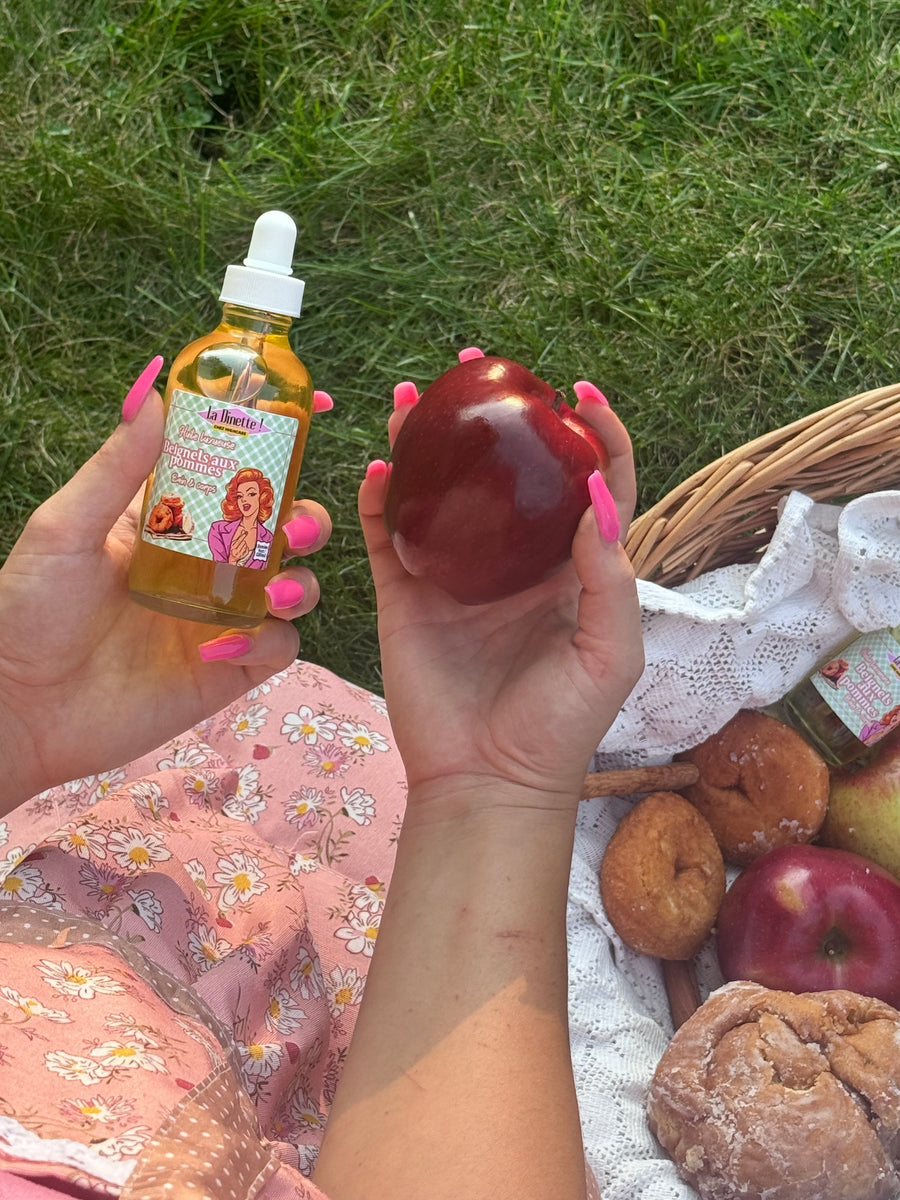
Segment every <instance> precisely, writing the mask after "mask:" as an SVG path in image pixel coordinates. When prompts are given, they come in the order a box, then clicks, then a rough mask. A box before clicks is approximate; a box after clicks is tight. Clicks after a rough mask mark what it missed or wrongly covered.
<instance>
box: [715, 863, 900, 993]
mask: <svg viewBox="0 0 900 1200" xmlns="http://www.w3.org/2000/svg"><path fill="white" fill-rule="evenodd" d="M716 951H717V953H718V957H719V965H720V966H721V968H722V974H723V975H724V976H725V979H726V980H731V979H750V980H753V982H754V983H760V984H762V985H763V986H764V987H769V988H776V989H778V990H781V991H788V992H819V991H826V990H828V989H830V988H846V989H847V990H848V991H851V992H859V993H860V994H861V995H864V996H877V997H878V998H879V999H880V1000H884V1001H886V1002H887V1003H888V1004H891V1005H893V1006H894V1007H895V1008H897V1007H900V882H898V880H897V879H896V878H895V877H894V876H893V875H891V874H890V873H889V872H888V871H885V870H884V869H883V868H882V867H879V866H878V865H877V864H876V863H873V862H871V861H870V860H869V859H867V858H862V857H861V856H860V855H858V854H851V853H850V852H848V851H846V850H832V849H828V848H826V847H824V846H809V845H805V846H778V847H777V848H776V849H774V850H770V851H769V852H768V853H767V854H764V855H762V857H761V858H758V859H757V860H756V862H754V863H751V865H750V866H749V867H747V868H746V869H745V870H744V871H742V872H741V874H740V875H739V876H738V877H737V879H736V880H735V881H734V883H733V884H732V885H731V887H730V888H729V889H728V891H727V892H726V894H725V899H724V901H723V903H722V907H721V909H720V910H719V916H718V919H717V921H716Z"/></svg>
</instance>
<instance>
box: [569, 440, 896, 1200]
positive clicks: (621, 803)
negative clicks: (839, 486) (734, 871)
mask: <svg viewBox="0 0 900 1200" xmlns="http://www.w3.org/2000/svg"><path fill="white" fill-rule="evenodd" d="M898 482H900V463H898ZM639 593H640V599H641V605H642V609H643V613H644V639H645V653H646V668H645V670H644V673H643V675H642V676H641V679H640V681H639V682H638V684H637V686H636V687H635V689H634V691H633V692H632V694H631V696H630V697H629V699H628V701H627V703H626V704H625V706H624V708H623V709H622V712H621V714H620V715H619V718H618V719H617V721H616V723H615V725H614V726H613V727H612V729H611V730H610V732H609V733H608V734H607V736H606V737H605V738H604V740H603V743H602V745H601V746H600V747H599V749H598V753H597V755H596V757H595V760H594V763H593V764H592V769H593V770H604V769H606V768H611V767H617V766H626V765H633V764H638V763H660V762H667V761H668V760H669V759H670V758H671V757H672V755H673V754H675V753H677V752H678V751H680V750H684V749H688V748H689V747H692V746H695V745H697V744H698V743H699V742H701V741H703V740H704V739H705V738H706V737H708V736H709V735H710V734H712V733H714V732H715V731H716V730H717V729H720V728H721V727H722V726H723V725H724V724H725V722H726V721H728V720H729V719H730V718H731V717H732V716H733V715H734V714H735V713H736V712H737V711H738V710H739V709H740V708H757V707H762V706H764V705H766V704H770V703H772V702H773V701H775V700H777V699H778V698H779V697H780V696H782V695H783V694H784V693H785V692H786V691H788V690H789V689H790V688H791V687H792V686H793V685H794V684H795V683H797V682H799V680H800V679H802V678H803V676H804V675H806V674H807V673H808V672H809V671H810V670H811V669H812V667H813V666H814V665H815V664H816V662H818V661H819V659H821V658H822V657H823V656H824V655H825V654H827V653H829V652H830V650H831V649H832V648H833V647H834V646H835V645H837V644H838V643H839V642H841V641H842V640H843V639H844V638H846V637H849V636H850V635H851V634H852V633H853V631H854V630H855V629H858V630H862V631H865V632H868V631H870V630H875V629H883V628H885V627H888V626H894V625H897V624H900V491H891V492H873V493H870V494H869V495H867V496H863V497H861V498H860V499H858V500H854V501H851V502H850V503H849V504H847V505H845V506H844V507H843V508H841V507H838V506H832V505H823V504H815V503H814V502H813V501H812V500H810V499H809V497H807V496H804V495H801V494H800V493H797V492H794V493H792V494H791V495H790V496H788V497H787V498H786V500H785V501H784V502H783V505H782V511H781V514H780V518H779V522H778V526H777V528H776V530H775V533H774V536H773V538H772V542H771V544H770V546H769V548H768V549H767V551H766V553H765V554H764V555H763V557H762V558H761V559H760V561H759V562H758V563H756V564H751V565H747V566H734V567H724V568H722V569H720V570H717V571H711V572H710V573H709V574H707V575H704V576H701V577H700V578H698V579H696V580H693V581H692V582H690V583H687V584H684V585H682V586H681V587H679V588H675V589H670V588H663V587H659V586H658V585H656V584H653V583H646V582H641V583H640V584H639ZM634 799H635V798H634V797H631V798H629V797H613V798H608V797H607V798H598V799H595V800H591V801H587V802H585V803H584V804H583V805H582V806H581V812H580V814H579V823H578V831H577V835H576V842H575V854H574V858H573V863H572V876H571V885H570V893H569V896H570V898H569V930H568V935H569V976H570V983H569V1009H570V1023H571V1036H572V1053H573V1059H574V1064H575V1077H576V1083H577V1086H578V1092H579V1102H580V1105H581V1113H582V1123H583V1127H584V1137H585V1148H586V1152H587V1157H588V1160H589V1162H590V1164H591V1166H592V1167H593V1170H594V1173H595V1175H596V1176H597V1180H598V1182H599V1184H600V1191H601V1194H602V1196H603V1200H692V1198H693V1197H694V1196H695V1192H694V1191H693V1190H692V1189H691V1188H689V1187H687V1185H686V1184H684V1183H682V1182H681V1181H680V1180H679V1178H678V1176H677V1173H676V1171H675V1168H674V1166H673V1165H672V1163H671V1162H670V1161H669V1159H668V1158H667V1157H666V1156H665V1155H664V1154H663V1152H662V1151H661V1150H660V1148H659V1146H658V1145H657V1144H656V1142H655V1141H654V1139H653V1137H652V1136H651V1134H650V1132H649V1130H648V1129H647V1125H646V1120H645V1116H644V1097H645V1095H646V1090H647V1086H648V1084H649V1082H650V1078H651V1076H652V1074H653V1071H654V1069H655V1067H656V1064H657V1062H658V1061H659V1058H660V1056H661V1054H662V1052H663V1050H664V1049H665V1047H666V1045H667V1043H668V1040H669V1038H670V1037H671V1035H672V1026H671V1021H670V1018H669V1010H668V1003H667V1001H666V994H665V989H664V987H663V982H662V977H661V974H660V970H659V966H658V964H657V962H656V960H654V959H651V958H647V957H645V956H643V955H640V954H635V953H634V952H633V951H631V950H629V949H628V948H627V947H626V946H624V945H623V944H622V942H621V941H620V939H619V938H618V937H617V935H616V934H615V932H614V930H613V928H612V926H611V925H610V924H609V921H608V920H607V918H606V914H605V912H604V911H603V905H602V903H601V901H600V890H599V884H598V878H597V876H598V870H599V866H600V861H601V859H602V857H603V851H604V848H605V846H606V843H607V841H608V840H609V838H610V836H611V834H612V832H613V830H614V829H615V826H616V823H617V822H618V820H619V818H620V817H621V816H622V815H623V814H624V813H625V812H626V811H627V810H628V809H629V808H630V807H631V805H632V804H633V803H634ZM697 967H698V976H699V978H700V984H701V991H702V993H703V995H704V996H705V995H706V994H708V992H709V991H710V990H712V989H713V988H715V987H717V986H719V984H720V983H721V982H722V980H721V976H720V975H719V972H718V967H717V964H716V960H715V955H714V953H713V950H712V948H711V946H707V947H705V948H704V949H703V950H702V951H701V953H700V955H699V956H698V963H697Z"/></svg>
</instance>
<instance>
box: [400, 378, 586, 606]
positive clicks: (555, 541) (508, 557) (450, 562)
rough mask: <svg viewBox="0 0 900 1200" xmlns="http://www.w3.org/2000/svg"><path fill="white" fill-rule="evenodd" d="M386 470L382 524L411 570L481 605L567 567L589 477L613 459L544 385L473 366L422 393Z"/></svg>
mask: <svg viewBox="0 0 900 1200" xmlns="http://www.w3.org/2000/svg"><path fill="white" fill-rule="evenodd" d="M391 464H392V466H391V478H390V483H389V485H388V493H387V501H386V504H385V511H384V518H385V523H386V525H387V528H388V532H389V534H390V535H391V540H392V542H393V544H394V548H395V549H396V551H397V554H398V556H399V558H400V561H401V562H402V563H403V565H404V567H405V568H406V570H407V571H409V572H410V574H411V575H421V576H425V577H426V578H428V579H430V580H431V581H432V582H433V583H436V584H437V585H438V586H439V587H441V588H443V589H444V591H446V592H449V594H450V595H451V596H453V597H454V598H455V599H456V600H459V601H461V603H463V604H485V603H487V602H489V601H492V600H500V599H502V598H503V597H505V596H511V595H514V594H515V593H517V592H521V591H524V590H525V589H526V588H529V587H532V586H534V585H535V584H537V583H540V582H541V581H542V580H543V579H546V578H547V577H548V576H549V575H551V574H552V573H553V572H554V571H556V570H557V569H558V568H559V567H561V566H562V565H563V563H565V562H567V561H568V559H569V556H570V554H571V551H572V538H573V537H574V535H575V530H576V528H577V526H578V522H579V519H580V518H581V516H582V514H583V513H584V510H585V509H586V508H587V506H588V503H589V500H588V490H587V480H588V476H589V475H590V474H591V472H592V471H594V470H596V469H597V468H598V467H599V468H600V469H601V470H602V469H604V468H605V467H606V466H608V464H609V456H608V454H607V452H606V448H605V446H604V445H603V443H602V442H601V440H600V438H599V436H598V435H597V433H596V432H595V431H594V430H593V429H592V428H591V426H589V425H588V424H587V423H586V422H585V421H582V420H581V418H580V417H578V416H576V414H575V413H574V412H573V410H572V409H571V408H569V407H568V405H567V404H565V403H564V402H563V400H562V395H561V394H560V393H557V392H556V391H555V390H554V389H553V387H551V385H550V384H549V383H545V382H544V380H543V379H539V378H538V377H537V376H536V375H534V374H532V372H531V371H529V370H528V369H527V368H526V367H523V366H521V365H520V364H519V363H516V362H512V361H511V360H510V359H506V358H496V357H479V358H471V359H469V360H468V361H465V362H461V363H459V364H458V365H457V366H453V367H451V368H450V370H449V371H445V372H444V374H443V375H441V376H439V378H437V379H436V380H435V381H434V383H432V384H430V385H429V387H427V388H426V389H425V391H424V392H423V393H422V395H421V397H420V398H419V401H418V403H417V404H416V405H415V407H414V408H413V409H412V411H411V412H410V414H409V415H408V416H407V418H406V421H405V422H404V424H403V427H402V428H401V430H400V433H399V435H398V437H397V440H396V442H395V443H394V448H393V450H392V453H391Z"/></svg>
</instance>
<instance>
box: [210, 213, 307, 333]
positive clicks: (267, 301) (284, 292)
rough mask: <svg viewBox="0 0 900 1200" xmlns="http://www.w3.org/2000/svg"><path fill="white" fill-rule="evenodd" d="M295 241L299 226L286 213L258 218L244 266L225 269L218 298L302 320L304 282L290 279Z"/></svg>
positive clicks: (224, 301)
mask: <svg viewBox="0 0 900 1200" xmlns="http://www.w3.org/2000/svg"><path fill="white" fill-rule="evenodd" d="M296 239H297V226H296V225H295V224H294V222H293V221H292V220H291V218H290V217H289V216H288V215H287V213H284V212H279V211H278V210H277V209H273V210H272V211H271V212H264V213H263V214H262V216H260V217H257V219H256V224H255V225H254V226H253V236H252V237H251V239H250V249H249V250H248V252H247V257H246V258H245V259H244V265H243V266H242V267H241V266H237V265H232V266H230V267H229V268H228V269H227V270H226V272H225V280H224V282H223V284H222V291H221V292H220V293H219V299H220V300H221V301H223V303H225V304H240V305H242V306H243V307H244V308H255V309H258V310H260V311H261V312H271V313H279V314H280V315H281V316H286V317H299V316H300V307H301V305H302V303H303V280H302V279H292V278H291V275H292V270H291V262H292V261H293V258H294V242H295V241H296Z"/></svg>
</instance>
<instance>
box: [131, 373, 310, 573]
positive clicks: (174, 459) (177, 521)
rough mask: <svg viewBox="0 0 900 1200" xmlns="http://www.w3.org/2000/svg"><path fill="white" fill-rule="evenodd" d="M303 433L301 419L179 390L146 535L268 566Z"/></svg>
mask: <svg viewBox="0 0 900 1200" xmlns="http://www.w3.org/2000/svg"><path fill="white" fill-rule="evenodd" d="M296 436H297V421H296V420H295V419H294V418H293V417H286V416H284V415H283V414H281V413H270V412H264V411H263V410H261V409H255V408H244V407H242V406H240V405H236V404H216V403H215V402H213V401H210V400H209V398H208V397H206V396H196V395H194V394H193V393H192V392H184V391H181V390H180V389H176V390H175V391H174V392H173V393H172V399H171V402H170V404H169V412H168V415H167V417H166V428H165V434H164V438H163V449H162V454H161V455H160V457H159V461H158V463H157V464H156V471H155V473H154V476H153V489H152V491H151V494H150V503H149V504H148V506H147V516H146V519H145V522H144V528H143V530H142V531H141V537H142V539H143V540H144V541H145V542H151V543H153V544H154V545H158V546H164V547H165V548H166V549H167V550H175V551H177V552H178V553H179V554H189V555H191V556H192V557H194V558H205V559H209V560H212V561H213V562H222V563H231V565H232V566H238V567H249V568H255V569H258V570H259V569H262V568H263V567H265V565H266V564H267V562H268V561H269V554H270V552H271V549H272V541H273V538H274V536H275V521H276V519H277V517H278V510H279V509H280V507H281V500H282V497H283V495H284V485H285V481H286V479H287V473H288V468H289V466H290V461H291V454H292V452H293V449H294V439H295V438H296Z"/></svg>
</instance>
